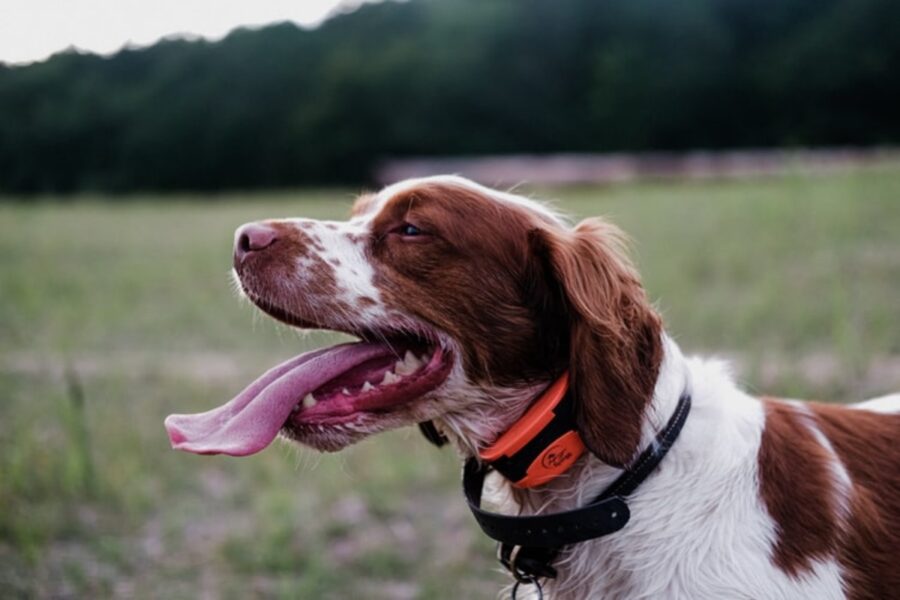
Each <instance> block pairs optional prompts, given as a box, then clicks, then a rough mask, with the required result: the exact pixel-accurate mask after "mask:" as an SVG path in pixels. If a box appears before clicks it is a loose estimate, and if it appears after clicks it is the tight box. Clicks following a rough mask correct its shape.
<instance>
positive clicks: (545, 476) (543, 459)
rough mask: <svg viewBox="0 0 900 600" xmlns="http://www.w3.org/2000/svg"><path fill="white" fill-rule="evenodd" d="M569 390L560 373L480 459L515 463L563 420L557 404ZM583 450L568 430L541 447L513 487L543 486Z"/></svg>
mask: <svg viewBox="0 0 900 600" xmlns="http://www.w3.org/2000/svg"><path fill="white" fill-rule="evenodd" d="M568 388H569V374H568V373H563V375H562V376H561V377H560V378H559V379H557V380H556V381H555V382H553V384H552V385H551V386H550V387H549V388H547V390H546V391H545V392H544V393H543V394H542V395H541V397H540V398H538V400H537V401H536V402H535V403H534V404H533V405H532V406H531V408H529V409H528V410H527V411H526V412H525V414H524V415H523V416H522V418H521V419H519V420H518V421H516V423H515V424H514V425H513V426H512V427H510V428H509V430H507V431H506V433H504V434H503V435H501V436H500V439H498V440H497V441H496V442H494V444H492V445H491V446H489V447H488V448H485V449H484V450H482V451H481V452H480V453H479V456H481V458H482V459H483V460H484V461H486V462H489V463H496V462H498V461H500V460H502V459H504V458H505V459H507V461H515V460H517V458H520V457H517V455H518V454H519V453H520V452H522V451H523V450H525V449H526V447H527V446H528V445H529V443H530V442H532V441H534V440H535V439H536V438H537V437H538V436H539V435H540V434H541V433H542V432H543V431H545V430H546V429H548V428H549V426H550V425H551V424H552V423H553V422H554V421H555V420H559V419H560V418H563V416H564V415H562V414H561V411H560V402H562V400H563V398H565V395H566V391H568ZM532 450H533V448H532ZM584 450H585V446H584V442H582V440H581V436H580V435H579V434H578V432H577V431H575V429H574V428H573V427H569V428H567V429H565V431H562V432H561V434H560V435H558V436H555V437H554V438H553V439H551V440H549V441H548V443H546V444H545V445H544V448H543V449H542V450H541V451H540V453H539V454H537V456H535V457H534V458H533V459H532V460H531V462H530V464H529V465H528V466H527V468H526V469H525V475H524V476H523V477H521V478H519V479H517V480H516V481H513V485H515V486H516V487H520V488H530V487H534V486H537V485H541V484H542V483H546V482H548V481H550V480H551V479H554V478H556V477H558V476H559V475H561V474H562V473H565V472H566V471H567V470H569V468H570V467H571V466H572V464H574V462H575V461H576V460H577V459H578V457H579V456H581V454H582V453H583V452H584ZM501 472H502V471H501ZM504 474H506V473H504Z"/></svg>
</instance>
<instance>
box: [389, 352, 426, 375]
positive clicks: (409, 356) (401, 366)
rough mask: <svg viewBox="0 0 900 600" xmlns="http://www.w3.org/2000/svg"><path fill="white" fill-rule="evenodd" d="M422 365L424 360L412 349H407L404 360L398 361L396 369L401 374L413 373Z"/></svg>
mask: <svg viewBox="0 0 900 600" xmlns="http://www.w3.org/2000/svg"><path fill="white" fill-rule="evenodd" d="M421 366H422V361H420V360H419V359H418V357H416V355H415V354H413V353H412V352H411V351H410V350H407V351H406V355H405V356H404V357H403V360H402V361H397V364H396V366H395V367H394V371H395V372H397V373H398V374H399V375H411V374H413V373H415V372H416V371H417V370H418V369H419V367H421Z"/></svg>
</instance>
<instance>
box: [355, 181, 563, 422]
mask: <svg viewBox="0 0 900 600" xmlns="http://www.w3.org/2000/svg"><path fill="white" fill-rule="evenodd" d="M406 222H409V223H412V224H414V225H416V226H417V227H419V228H420V229H422V230H423V231H424V232H426V235H425V236H423V237H421V238H418V239H416V240H407V239H404V238H403V237H402V236H400V235H395V234H392V231H394V230H395V229H396V228H397V227H398V226H400V225H401V224H403V223H406ZM535 224H536V217H535V216H534V215H533V214H531V213H530V212H529V211H527V210H526V209H523V208H521V207H518V206H514V205H511V204H505V203H501V202H499V201H497V200H494V199H492V198H488V197H485V196H483V195H482V194H480V193H478V192H476V191H473V190H470V189H468V188H464V187H461V186H455V185H449V184H437V183H430V184H422V185H420V186H417V187H416V188H414V189H412V190H409V191H407V192H404V193H402V194H398V195H397V196H395V197H394V198H392V199H390V200H389V201H388V202H387V203H386V204H385V206H384V207H383V208H382V209H381V211H380V212H379V214H378V215H377V217H376V218H375V221H374V223H373V236H372V238H373V242H372V246H371V250H370V253H371V256H372V264H373V267H374V269H375V284H376V286H377V287H378V288H379V289H380V290H382V292H383V293H384V296H383V298H384V301H385V303H386V304H387V305H388V307H390V308H395V309H398V310H400V311H402V312H408V313H411V314H414V315H416V316H417V317H419V318H421V319H423V320H425V321H427V322H429V323H431V324H433V325H435V326H437V327H438V328H440V329H442V330H443V331H445V332H447V333H448V334H449V335H450V336H452V337H453V338H454V339H455V340H456V341H457V342H458V343H459V346H460V348H461V350H462V353H463V355H462V356H461V357H460V358H461V359H462V361H463V365H464V367H465V369H466V372H467V373H468V375H469V377H470V378H472V380H473V381H475V382H484V383H493V384H498V385H503V384H519V385H522V384H526V383H528V382H529V381H534V380H544V381H545V380H549V379H551V378H552V377H553V376H555V375H556V374H558V373H559V372H560V371H562V370H563V369H564V368H565V357H564V356H563V354H562V353H561V352H560V342H559V340H560V339H561V338H562V337H564V336H566V332H565V330H564V325H563V323H564V321H563V320H562V319H561V318H559V317H560V316H559V315H555V314H552V313H550V312H548V311H545V310H543V308H544V306H543V305H544V300H545V298H546V297H547V295H548V294H550V289H549V286H550V284H551V281H550V280H549V279H548V278H547V277H545V276H543V275H542V274H539V273H537V272H536V271H535V266H536V265H535V262H536V261H535V260H534V256H533V254H532V250H531V248H530V246H529V231H530V230H532V229H533V228H534V227H535ZM498 433H499V432H498Z"/></svg>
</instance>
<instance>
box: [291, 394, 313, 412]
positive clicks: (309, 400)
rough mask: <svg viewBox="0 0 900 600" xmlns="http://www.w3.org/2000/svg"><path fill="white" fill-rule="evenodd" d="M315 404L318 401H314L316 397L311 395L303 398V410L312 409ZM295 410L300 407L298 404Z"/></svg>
mask: <svg viewBox="0 0 900 600" xmlns="http://www.w3.org/2000/svg"><path fill="white" fill-rule="evenodd" d="M317 402H318V400H316V397H315V396H313V395H312V394H307V395H305V396H303V406H304V408H312V407H313V406H315V405H316V403H317ZM295 408H297V409H299V408H300V405H299V404H298V405H297V406H296V407H295Z"/></svg>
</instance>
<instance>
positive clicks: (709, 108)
mask: <svg viewBox="0 0 900 600" xmlns="http://www.w3.org/2000/svg"><path fill="white" fill-rule="evenodd" d="M898 107H900V2H897V0H690V1H689V2H672V1H671V0H509V1H503V0H410V1H407V2H385V3H381V4H371V5H364V6H362V7H361V8H359V9H358V10H356V11H354V12H352V13H349V14H341V15H337V16H335V17H333V18H331V19H329V20H328V21H326V22H325V23H323V24H322V25H321V26H319V27H317V28H315V29H303V28H299V27H297V26H294V25H291V24H280V25H274V26H270V27H266V28H263V29H259V30H247V29H239V30H236V31H234V32H233V33H231V34H230V35H229V36H228V37H226V38H225V39H223V40H221V41H219V42H215V43H212V42H207V41H183V40H176V41H163V42H160V43H158V44H156V45H154V46H152V47H149V48H146V49H126V50H123V51H121V52H119V53H117V54H115V55H113V56H111V57H100V56H95V55H86V54H79V53H75V52H64V53H61V54H57V55H55V56H53V57H52V58H51V59H49V60H47V61H44V62H42V63H38V64H34V65H29V66H24V67H11V66H0V191H3V192H8V193H9V192H12V193H40V192H70V191H79V190H106V191H115V192H122V191H134V190H220V189H234V188H257V187H274V186H294V185H307V184H331V183H360V182H365V181H366V180H367V179H368V178H369V176H370V173H371V171H372V168H373V165H375V164H377V162H378V161H379V160H382V159H383V158H385V157H398V156H412V155H415V156H422V155H472V154H482V153H491V154H496V153H551V152H604V151H646V150H681V149H695V148H705V149H716V148H739V147H771V146H776V147H796V146H818V145H881V144H895V143H897V141H898V140H900V108H898Z"/></svg>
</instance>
